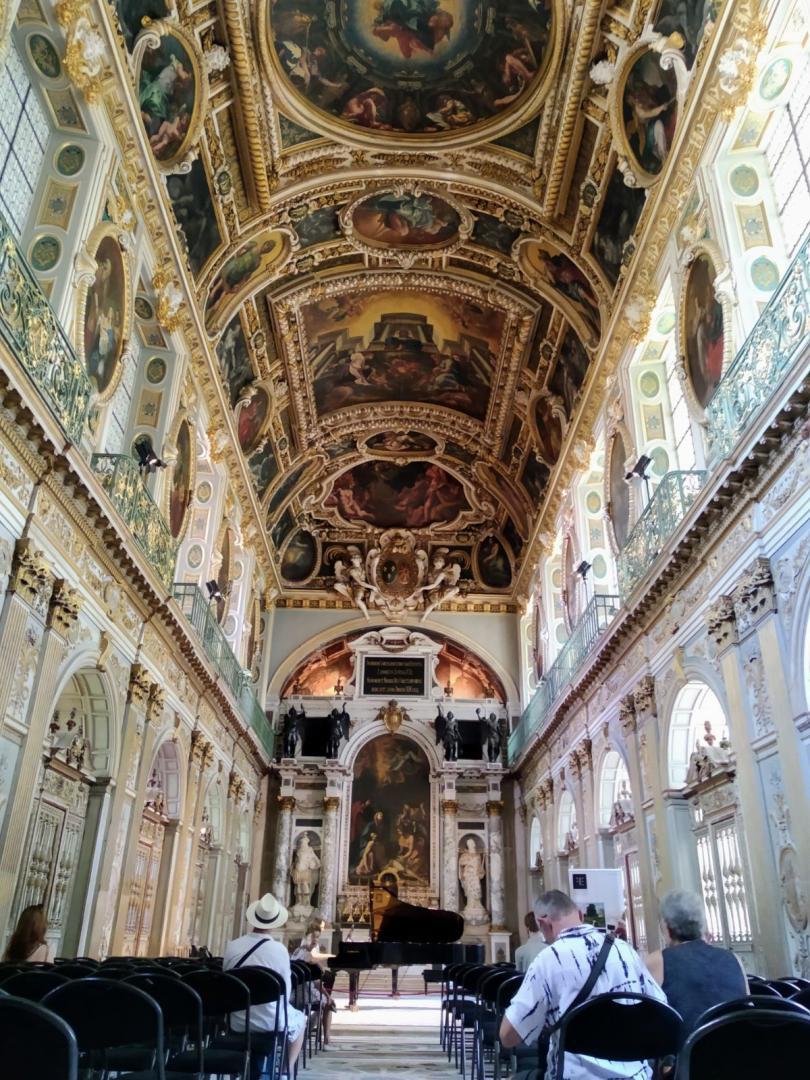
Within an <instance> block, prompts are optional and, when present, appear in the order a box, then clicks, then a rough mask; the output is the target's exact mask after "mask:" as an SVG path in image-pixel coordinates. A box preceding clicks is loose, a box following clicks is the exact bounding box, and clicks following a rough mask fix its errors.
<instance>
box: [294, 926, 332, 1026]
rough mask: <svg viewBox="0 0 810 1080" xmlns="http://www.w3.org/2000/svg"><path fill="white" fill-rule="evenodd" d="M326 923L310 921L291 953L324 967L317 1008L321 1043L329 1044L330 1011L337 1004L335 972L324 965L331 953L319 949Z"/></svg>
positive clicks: (300, 958) (309, 962)
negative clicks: (319, 1015)
mask: <svg viewBox="0 0 810 1080" xmlns="http://www.w3.org/2000/svg"><path fill="white" fill-rule="evenodd" d="M325 926H326V923H325V922H324V920H323V919H319V920H318V921H315V922H311V923H310V924H309V926H308V927H307V932H306V936H305V937H304V939H303V940H302V942H301V944H300V945H299V946H298V948H297V949H295V950H294V952H293V954H292V959H293V960H303V961H304V963H305V964H317V965H318V966H319V967H320V968H322V969H325V970H324V971H323V974H322V976H321V996H320V1001H319V1008H320V1012H321V1030H322V1031H323V1045H324V1046H328V1045H329V1033H330V1031H331V1028H332V1013H333V1012H335V1011H336V1009H337V1005H336V1004H335V1002H334V1001H333V999H332V990H333V989H334V985H335V973H334V971H330V969H329V968H328V967H326V963H327V961H328V960H329V958H330V956H332V953H328V952H326V951H325V950H324V949H321V945H320V939H321V934H322V933H323V931H324V927H325Z"/></svg>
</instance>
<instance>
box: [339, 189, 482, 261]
mask: <svg viewBox="0 0 810 1080" xmlns="http://www.w3.org/2000/svg"><path fill="white" fill-rule="evenodd" d="M349 209H350V213H349V214H348V215H347V216H348V225H349V230H350V233H351V234H352V235H353V236H354V237H355V238H356V239H357V240H359V241H360V242H361V243H362V244H363V245H365V246H367V247H369V248H374V249H384V250H391V249H394V250H401V251H440V250H442V249H443V248H446V247H448V246H450V245H451V244H453V242H454V241H455V240H457V239H458V238H459V230H460V229H461V226H462V218H461V214H460V213H459V212H458V210H456V208H455V207H453V206H451V205H450V203H449V202H447V200H445V199H442V198H440V197H439V196H438V195H431V194H430V193H429V192H420V191H404V192H402V193H401V194H397V193H396V192H394V191H379V192H376V193H375V194H374V195H371V196H370V197H369V198H367V199H363V200H362V201H361V202H360V203H356V204H354V206H353V207H351V208H349ZM471 227H472V223H471V222H470V228H471Z"/></svg>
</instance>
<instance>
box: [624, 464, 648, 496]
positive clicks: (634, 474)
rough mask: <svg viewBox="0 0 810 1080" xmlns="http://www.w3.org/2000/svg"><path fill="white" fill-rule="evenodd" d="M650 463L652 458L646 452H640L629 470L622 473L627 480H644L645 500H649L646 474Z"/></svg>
mask: <svg viewBox="0 0 810 1080" xmlns="http://www.w3.org/2000/svg"><path fill="white" fill-rule="evenodd" d="M650 465H652V458H649V457H647V455H646V454H642V455H641V457H640V458H639V459H638V461H637V462H636V463H635V465H634V466H633V468H632V469H631V470H630V472H628V473H625V474H624V478H625V480H627V481H628V482H629V481H631V480H643V481H644V494H645V496H646V500H647V502H649V501H650V478H649V476H648V475H647V469H648V468H649V466H650Z"/></svg>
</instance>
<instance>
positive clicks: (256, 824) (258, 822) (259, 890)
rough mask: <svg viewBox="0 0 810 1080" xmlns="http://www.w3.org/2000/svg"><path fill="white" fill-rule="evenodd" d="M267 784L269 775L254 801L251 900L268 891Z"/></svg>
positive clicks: (250, 871) (249, 889) (249, 884)
mask: <svg viewBox="0 0 810 1080" xmlns="http://www.w3.org/2000/svg"><path fill="white" fill-rule="evenodd" d="M267 784H268V779H267V777H265V778H264V779H263V780H260V781H259V791H258V793H257V795H256V799H255V801H254V803H253V834H252V836H251V839H250V870H249V875H250V876H249V881H248V890H247V891H248V895H249V896H250V898H251V900H257V899H258V898H259V897H260V896H263V895H264V893H266V892H267V888H265V878H264V874H263V872H262V866H263V863H264V837H265V832H266V827H267V814H268V805H267Z"/></svg>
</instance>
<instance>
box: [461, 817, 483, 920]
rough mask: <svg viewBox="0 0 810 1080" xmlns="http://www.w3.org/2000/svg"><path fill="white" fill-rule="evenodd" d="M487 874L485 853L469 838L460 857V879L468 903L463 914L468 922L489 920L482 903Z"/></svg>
mask: <svg viewBox="0 0 810 1080" xmlns="http://www.w3.org/2000/svg"><path fill="white" fill-rule="evenodd" d="M485 873H486V871H485V869H484V855H483V852H481V851H479V850H478V848H477V847H476V846H475V840H473V838H472V837H471V836H468V837H467V842H466V844H465V846H464V847H463V848H462V850H461V853H460V855H459V857H458V879H459V881H460V882H461V888H462V889H463V890H464V898H465V901H466V903H465V904H464V909H463V910H462V912H461V914H462V915H463V916H464V919H465V920H466V921H467V922H485V921H486V919H487V912H486V909H485V908H484V905H483V904H482V903H481V890H482V881H483V878H484V874H485Z"/></svg>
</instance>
